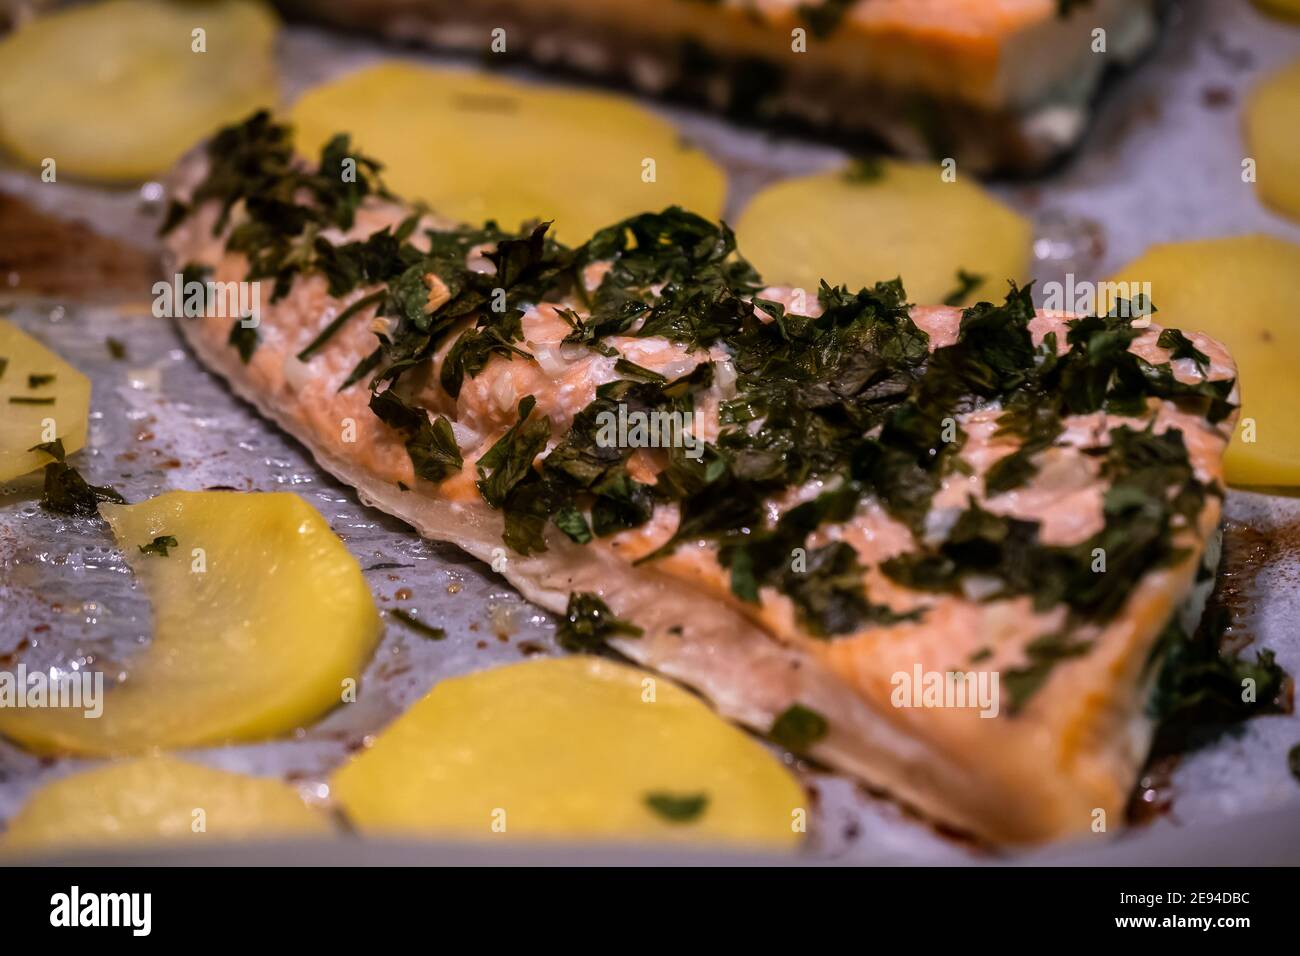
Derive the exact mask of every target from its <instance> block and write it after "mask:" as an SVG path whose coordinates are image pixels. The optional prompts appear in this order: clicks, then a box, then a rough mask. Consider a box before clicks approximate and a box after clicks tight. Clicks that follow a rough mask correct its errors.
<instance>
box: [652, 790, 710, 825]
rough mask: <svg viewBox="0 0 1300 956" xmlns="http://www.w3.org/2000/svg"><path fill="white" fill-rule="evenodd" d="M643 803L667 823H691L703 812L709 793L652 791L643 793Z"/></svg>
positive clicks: (707, 803) (707, 802) (706, 805)
mask: <svg viewBox="0 0 1300 956" xmlns="http://www.w3.org/2000/svg"><path fill="white" fill-rule="evenodd" d="M645 805H646V806H647V807H649V808H650V809H651V810H653V811H654V812H655V813H656V814H658V815H659V816H660V817H662V818H663V819H664V820H667V821H668V822H669V823H691V822H693V821H695V820H698V819H699V818H700V817H701V816H702V815H703V814H704V810H705V808H706V807H708V805H709V795H708V794H707V793H684V794H676V793H667V792H665V791H654V792H651V793H647V794H646V795H645Z"/></svg>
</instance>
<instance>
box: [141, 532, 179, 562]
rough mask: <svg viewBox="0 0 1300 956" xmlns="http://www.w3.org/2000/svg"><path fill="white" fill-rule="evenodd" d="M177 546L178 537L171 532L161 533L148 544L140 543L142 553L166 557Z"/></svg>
mask: <svg viewBox="0 0 1300 956" xmlns="http://www.w3.org/2000/svg"><path fill="white" fill-rule="evenodd" d="M176 546H177V542H176V539H175V538H174V537H173V536H172V535H170V534H161V535H159V536H158V537H156V538H154V539H153V540H152V541H150V542H149V543H148V544H142V545H140V553H141V554H156V555H158V556H159V557H162V558H165V557H167V555H168V553H169V552H170V551H171V549H172V548H174V547H176Z"/></svg>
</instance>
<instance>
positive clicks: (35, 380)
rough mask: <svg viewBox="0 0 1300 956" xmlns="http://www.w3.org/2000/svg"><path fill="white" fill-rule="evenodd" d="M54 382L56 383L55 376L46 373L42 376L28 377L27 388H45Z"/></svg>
mask: <svg viewBox="0 0 1300 956" xmlns="http://www.w3.org/2000/svg"><path fill="white" fill-rule="evenodd" d="M53 381H54V375H53V374H52V373H45V374H41V375H28V376H27V387H28V388H44V387H45V386H46V385H49V384H50V383H51V382H53Z"/></svg>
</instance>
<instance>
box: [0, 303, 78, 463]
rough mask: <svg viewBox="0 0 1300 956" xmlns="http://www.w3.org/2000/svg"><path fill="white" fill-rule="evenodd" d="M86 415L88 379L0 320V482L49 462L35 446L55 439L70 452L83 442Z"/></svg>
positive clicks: (11, 325) (8, 323) (49, 459)
mask: <svg viewBox="0 0 1300 956" xmlns="http://www.w3.org/2000/svg"><path fill="white" fill-rule="evenodd" d="M89 413H90V379H88V378H86V376H84V375H82V374H81V373H80V372H78V371H77V370H76V369H75V368H73V367H72V366H71V365H69V364H68V363H67V362H65V361H63V359H61V358H59V357H58V356H57V355H55V354H54V353H53V352H51V351H50V350H49V349H47V348H46V347H45V346H44V345H42V344H41V343H40V342H38V341H36V340H35V339H34V338H32V337H31V336H30V335H28V334H27V333H25V332H23V331H22V330H21V329H19V328H18V327H17V326H16V325H13V324H12V323H10V322H6V321H5V320H4V319H0V481H8V480H9V479H10V478H17V477H18V476H19V475H25V474H27V472H29V471H35V470H36V469H37V468H40V467H41V466H43V465H46V464H48V463H49V462H50V461H52V459H51V458H50V456H49V455H47V454H46V453H45V452H43V451H32V450H31V448H32V447H33V446H34V445H40V444H44V443H45V442H49V441H53V440H54V439H55V438H58V439H60V440H61V441H62V442H63V450H64V452H65V453H67V454H69V455H70V454H72V453H73V452H74V451H76V450H77V449H78V448H80V447H81V446H82V445H84V444H85V443H86V423H87V416H88V415H89Z"/></svg>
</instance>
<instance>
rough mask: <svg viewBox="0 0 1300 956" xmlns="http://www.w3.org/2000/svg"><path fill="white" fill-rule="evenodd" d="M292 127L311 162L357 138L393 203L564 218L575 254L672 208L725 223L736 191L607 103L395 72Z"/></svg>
mask: <svg viewBox="0 0 1300 956" xmlns="http://www.w3.org/2000/svg"><path fill="white" fill-rule="evenodd" d="M292 120H293V123H294V125H295V126H296V127H297V135H298V147H299V149H300V150H302V151H303V152H306V153H308V154H309V155H314V154H315V153H316V151H318V150H319V149H320V147H321V145H322V144H324V143H325V142H326V141H328V140H329V139H330V137H332V136H333V135H334V134H335V133H336V132H338V131H339V130H346V131H348V132H350V133H351V134H352V136H353V143H354V145H356V147H357V148H358V149H359V150H361V151H363V152H365V153H367V154H368V155H371V156H374V157H375V158H377V159H379V160H381V161H382V162H383V163H384V164H385V165H386V169H385V170H384V181H385V182H386V183H387V184H388V186H389V188H390V189H391V190H392V191H393V192H395V193H397V194H398V195H400V196H403V197H404V198H407V199H421V200H424V201H425V202H427V203H428V204H429V205H430V207H431V208H432V209H433V210H434V211H435V212H437V213H440V214H442V215H444V216H447V217H448V218H451V219H455V220H460V221H463V222H470V223H479V222H482V221H483V220H485V219H495V220H497V221H498V222H499V223H500V224H501V225H502V226H503V227H506V228H510V229H514V228H516V227H518V226H519V224H520V223H521V222H524V221H525V220H528V219H536V218H541V219H554V220H555V225H554V227H553V229H554V230H555V234H556V235H558V236H559V237H560V238H561V239H562V240H564V241H566V242H569V243H580V242H584V241H586V240H587V239H588V238H589V237H590V235H591V234H592V233H593V232H594V231H596V230H597V229H600V228H602V227H604V226H608V225H610V224H611V223H613V222H616V221H618V220H619V219H622V218H624V217H626V216H629V215H632V214H634V213H639V212H644V211H645V210H647V209H656V210H657V209H661V208H663V207H664V206H670V205H673V204H678V205H681V206H684V207H686V208H687V209H690V210H692V211H694V212H697V213H699V214H700V215H702V216H707V217H709V218H717V216H718V215H719V214H720V213H721V211H722V202H723V198H724V194H725V191H726V182H725V180H724V178H723V174H722V171H721V170H720V169H719V168H718V167H717V165H715V164H714V163H713V161H712V160H710V159H709V157H708V156H706V155H705V154H704V153H702V152H700V151H699V150H698V149H694V148H692V147H690V146H689V145H686V144H685V143H683V141H682V138H681V134H680V133H679V132H678V131H677V130H676V129H675V128H674V127H673V125H672V124H671V123H668V122H667V121H665V120H663V119H660V118H659V117H657V116H655V115H654V114H653V113H650V112H648V111H647V110H645V109H643V108H641V107H640V106H637V105H635V104H634V103H632V102H631V101H629V100H628V99H626V98H625V97H618V96H611V95H608V94H604V93H591V92H585V91H580V90H572V89H557V88H554V87H542V86H531V85H530V86H525V85H523V84H519V83H514V82H512V81H510V80H506V79H501V78H499V77H495V76H485V75H481V74H477V73H467V72H463V71H457V70H433V69H424V68H420V67H415V66H410V65H407V64H387V65H383V66H377V67H374V68H372V69H368V70H363V71H361V72H359V73H353V74H351V75H349V76H345V77H343V78H342V79H339V80H336V81H334V82H332V83H327V84H325V85H324V86H320V87H317V88H316V89H314V90H310V91H308V92H307V93H306V94H304V95H303V97H302V98H301V99H300V100H299V101H298V102H297V103H296V104H295V105H294V107H293V111H292ZM647 162H650V163H653V169H651V167H650V166H649V165H648V164H647ZM651 173H653V181H650V182H647V181H645V180H646V179H647V178H650V177H651Z"/></svg>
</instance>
